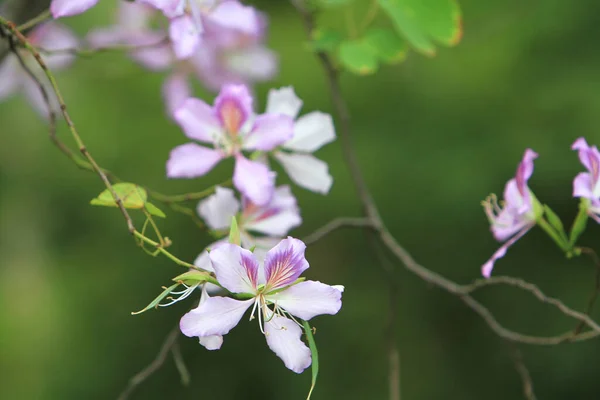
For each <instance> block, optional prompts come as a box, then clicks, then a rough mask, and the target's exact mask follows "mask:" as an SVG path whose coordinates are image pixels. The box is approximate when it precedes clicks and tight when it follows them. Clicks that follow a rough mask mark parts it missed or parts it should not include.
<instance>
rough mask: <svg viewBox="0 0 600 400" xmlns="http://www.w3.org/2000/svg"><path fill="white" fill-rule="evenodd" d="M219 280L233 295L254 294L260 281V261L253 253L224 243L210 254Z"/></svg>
mask: <svg viewBox="0 0 600 400" xmlns="http://www.w3.org/2000/svg"><path fill="white" fill-rule="evenodd" d="M208 256H209V257H210V261H211V263H212V266H213V268H214V270H215V275H216V277H217V280H218V281H219V283H220V284H221V286H223V287H224V288H225V289H227V290H229V291H230V292H232V293H254V292H255V291H256V286H257V281H258V261H257V260H256V257H254V255H253V254H252V252H251V251H249V250H246V249H242V248H241V247H240V246H237V245H235V244H231V243H224V244H223V245H221V246H218V247H216V248H214V249H212V251H210V252H209V253H208Z"/></svg>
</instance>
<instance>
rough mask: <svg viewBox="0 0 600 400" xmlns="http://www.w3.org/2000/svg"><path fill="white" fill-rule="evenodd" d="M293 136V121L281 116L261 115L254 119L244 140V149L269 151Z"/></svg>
mask: <svg viewBox="0 0 600 400" xmlns="http://www.w3.org/2000/svg"><path fill="white" fill-rule="evenodd" d="M293 135H294V121H293V120H292V118H291V117H288V116H287V115H282V114H263V115H259V116H258V117H256V119H255V120H254V126H253V128H252V130H251V131H250V133H249V134H248V135H247V136H246V137H245V138H244V149H247V150H261V151H270V150H273V149H274V148H275V147H277V146H279V145H282V144H283V143H285V142H287V141H288V140H290V139H291V138H292V136H293Z"/></svg>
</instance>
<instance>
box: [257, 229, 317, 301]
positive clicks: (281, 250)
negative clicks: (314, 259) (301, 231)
mask: <svg viewBox="0 0 600 400" xmlns="http://www.w3.org/2000/svg"><path fill="white" fill-rule="evenodd" d="M304 250H306V245H305V244H304V243H303V242H302V241H301V240H299V239H294V238H292V237H288V238H287V239H283V240H282V241H281V242H279V244H278V245H277V246H275V247H273V248H272V249H271V250H269V251H268V252H267V256H266V258H265V279H266V281H267V283H266V285H267V286H268V290H275V289H278V288H282V287H285V286H287V285H291V284H292V283H294V282H295V281H296V279H298V277H299V276H300V274H302V272H304V271H305V270H306V269H308V267H309V265H308V261H306V258H305V257H304Z"/></svg>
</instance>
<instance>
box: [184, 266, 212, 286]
mask: <svg viewBox="0 0 600 400" xmlns="http://www.w3.org/2000/svg"><path fill="white" fill-rule="evenodd" d="M173 281H175V282H178V283H180V282H182V283H185V284H186V285H188V286H191V285H195V284H197V283H202V282H210V283H213V284H215V285H219V282H218V281H217V280H216V279H215V278H213V277H212V276H211V275H210V274H209V273H207V272H202V271H197V270H191V271H188V272H184V273H183V274H181V275H177V276H176V277H175V278H173ZM219 286H221V285H219Z"/></svg>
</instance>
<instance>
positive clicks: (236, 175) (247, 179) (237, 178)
mask: <svg viewBox="0 0 600 400" xmlns="http://www.w3.org/2000/svg"><path fill="white" fill-rule="evenodd" d="M275 175H276V174H275V172H273V171H271V170H270V169H269V168H268V167H267V166H266V165H264V164H262V163H260V162H256V161H250V160H247V159H246V158H244V156H242V155H237V156H236V157H235V169H234V171H233V184H234V186H235V187H236V188H237V189H238V190H239V191H240V192H242V194H243V195H244V196H246V197H248V198H249V199H250V200H251V201H252V202H253V203H254V204H256V205H257V206H264V205H266V204H268V203H269V201H271V198H272V197H273V191H274V190H275Z"/></svg>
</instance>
